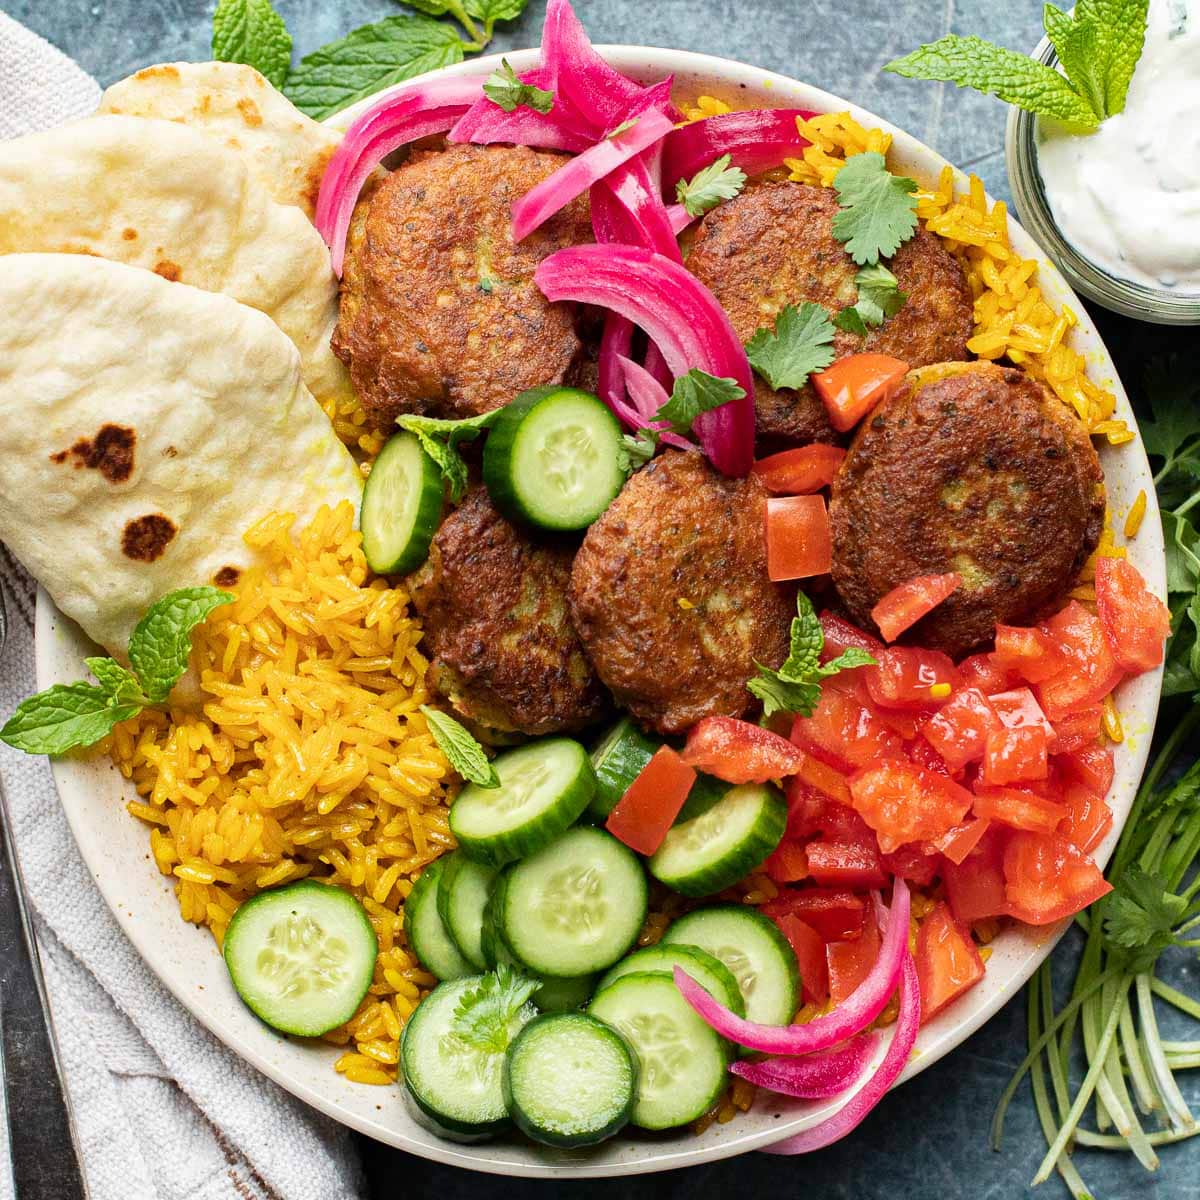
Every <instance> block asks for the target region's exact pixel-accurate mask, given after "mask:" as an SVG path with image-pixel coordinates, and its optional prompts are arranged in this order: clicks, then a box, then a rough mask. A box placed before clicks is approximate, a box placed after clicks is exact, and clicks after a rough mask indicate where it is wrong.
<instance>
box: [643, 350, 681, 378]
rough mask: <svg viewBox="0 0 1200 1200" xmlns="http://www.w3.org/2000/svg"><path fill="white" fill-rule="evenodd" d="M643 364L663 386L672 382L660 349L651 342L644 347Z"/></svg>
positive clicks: (669, 369)
mask: <svg viewBox="0 0 1200 1200" xmlns="http://www.w3.org/2000/svg"><path fill="white" fill-rule="evenodd" d="M643 366H645V368H646V370H647V371H649V372H650V374H651V375H653V376H654V378H655V379H657V380H658V382H659V383H661V384H662V386H663V387H664V388H665V387H670V386H671V384H672V383H674V380H673V379H672V378H671V368H670V367H668V366H667V363H666V360H665V359H664V358H663V356H662V351H661V350H660V349H659V348H658V347H657V346H656V345H655V344H654V343H653V342H651V343H650V344H649V345H648V346H647V347H646V354H645V358H644V360H643Z"/></svg>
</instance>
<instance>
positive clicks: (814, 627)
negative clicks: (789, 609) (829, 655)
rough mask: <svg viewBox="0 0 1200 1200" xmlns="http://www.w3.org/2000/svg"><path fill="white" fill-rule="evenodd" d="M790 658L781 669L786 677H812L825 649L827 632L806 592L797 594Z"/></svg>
mask: <svg viewBox="0 0 1200 1200" xmlns="http://www.w3.org/2000/svg"><path fill="white" fill-rule="evenodd" d="M789 642H790V645H789V648H788V656H787V658H786V659H785V660H784V663H783V666H781V667H780V668H779V670H780V672H781V673H782V674H784V675H790V676H793V677H795V676H801V675H810V674H812V673H813V672H815V671H816V670H817V668H818V667H819V666H820V665H821V651H822V650H824V649H825V631H824V630H823V629H822V628H821V620H820V618H819V617H818V616H817V610H816V609H815V608H813V603H812V601H811V600H810V599H809V598H808V596H806V595H805V594H804V592H797V593H796V615H795V617H793V618H792V627H791V631H790V633H789Z"/></svg>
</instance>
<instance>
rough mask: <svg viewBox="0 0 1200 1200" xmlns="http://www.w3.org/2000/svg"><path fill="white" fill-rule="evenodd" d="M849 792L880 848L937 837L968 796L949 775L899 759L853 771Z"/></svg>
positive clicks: (958, 818)
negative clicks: (927, 769) (875, 836)
mask: <svg viewBox="0 0 1200 1200" xmlns="http://www.w3.org/2000/svg"><path fill="white" fill-rule="evenodd" d="M850 795H851V797H852V798H853V800H854V807H855V809H856V810H857V812H858V813H859V815H860V816H861V817H862V818H863V820H864V821H866V823H867V824H868V825H869V826H870V827H871V828H872V829H874V830H875V833H876V834H877V835H878V838H879V848H880V850H882V851H883V852H884V853H885V854H886V853H890V852H891V851H892V850H895V849H896V847H897V846H902V845H903V844H904V843H905V842H915V841H920V840H922V839H925V838H936V837H940V836H941V835H942V834H943V833H945V832H946V830H948V829H949V828H950V827H951V826H953V825H957V824H958V823H959V821H961V820H962V819H963V817H965V816H966V814H967V810H968V809H969V808H970V807H971V801H972V799H973V797H972V796H971V793H970V792H968V791H967V790H966V788H963V787H960V786H959V785H958V784H957V783H955V782H954V781H953V780H952V779H948V778H947V777H946V776H944V775H937V774H935V773H934V772H933V771H926V770H924V769H923V768H921V767H918V766H917V765H916V764H915V763H911V762H900V761H886V762H879V763H874V764H872V765H871V766H868V767H864V768H863V769H862V770H861V771H858V772H857V773H856V774H854V775H852V776H851V777H850Z"/></svg>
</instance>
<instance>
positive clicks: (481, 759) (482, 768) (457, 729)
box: [421, 704, 500, 790]
mask: <svg viewBox="0 0 1200 1200" xmlns="http://www.w3.org/2000/svg"><path fill="white" fill-rule="evenodd" d="M421 712H422V713H424V714H425V720H426V721H427V722H428V723H429V732H430V733H431V734H432V735H433V740H434V741H435V742H437V744H438V749H439V750H441V752H442V753H443V754H444V755H445V756H446V761H447V762H449V764H450V765H451V766H452V767H453V768H454V769H455V770H456V771H457V772H458V773H459V774H460V775H461V776H462V777H463V778H464V779H466V780H468V781H469V782H471V783H474V784H476V785H477V786H479V787H481V788H488V789H489V790H490V789H492V788H498V787H499V786H500V776H499V775H497V774H496V768H495V767H494V766H492V764H491V761H490V760H489V758H488V756H487V755H486V754H485V753H484V752H483V747H482V746H481V745H480V744H479V743H478V742H477V741H476V740H475V739H474V738H473V737H472V736H471V733H470V731H469V730H467V729H466V728H465V727H464V726H462V725H461V724H459V722H458V721H456V720H455V719H454V718H453V717H451V716H449V715H448V714H447V713H444V712H439V711H438V710H437V709H436V708H430V707H429V705H428V704H422V705H421Z"/></svg>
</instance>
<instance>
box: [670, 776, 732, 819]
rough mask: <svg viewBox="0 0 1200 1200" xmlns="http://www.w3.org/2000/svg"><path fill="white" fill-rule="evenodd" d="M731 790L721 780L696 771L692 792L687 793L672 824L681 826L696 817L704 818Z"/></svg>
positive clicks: (728, 785)
mask: <svg viewBox="0 0 1200 1200" xmlns="http://www.w3.org/2000/svg"><path fill="white" fill-rule="evenodd" d="M731 788H732V785H731V784H728V783H726V782H725V781H724V780H723V779H716V778H714V777H713V776H712V775H705V774H704V772H703V771H697V772H696V782H695V783H693V784H692V790H691V791H690V792H688V794H687V799H686V800H685V801H684V802H683V807H682V808H681V809H680V810H679V815H678V816H677V817H676V818H675V821H674V824H676V825H682V824H683V823H684V822H685V821H694V820H695V819H696V818H697V817H702V816H704V814H705V813H706V812H708V810H709V809H710V808H712V807H713V806H714V805H715V804H716V803H717V802H718V801H719V800H722V799H724V797H725V795H726V793H727V792H729V791H730V790H731Z"/></svg>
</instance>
